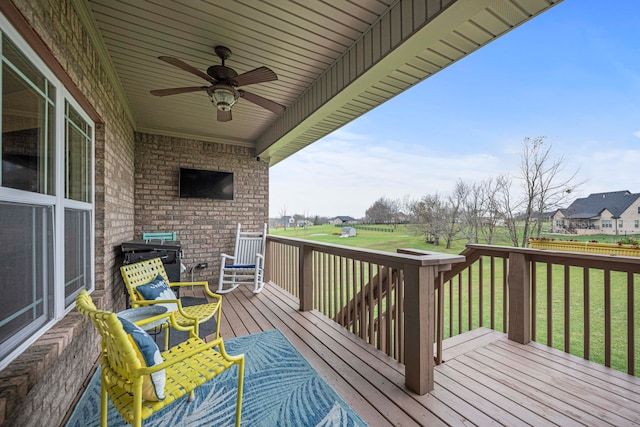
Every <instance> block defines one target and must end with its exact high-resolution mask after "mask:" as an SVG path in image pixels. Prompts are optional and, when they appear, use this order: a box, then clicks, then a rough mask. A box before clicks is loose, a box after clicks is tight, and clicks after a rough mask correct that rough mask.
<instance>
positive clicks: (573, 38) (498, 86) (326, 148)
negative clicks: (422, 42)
mask: <svg viewBox="0 0 640 427" xmlns="http://www.w3.org/2000/svg"><path fill="white" fill-rule="evenodd" d="M537 136H545V137H546V143H547V144H549V145H550V146H551V153H552V157H553V158H554V159H561V158H562V159H564V165H565V166H564V173H565V174H566V176H568V175H569V174H572V173H574V172H577V177H576V181H580V182H582V181H584V183H583V184H582V185H581V187H580V188H579V190H578V191H577V192H576V193H574V194H575V196H576V197H584V196H587V195H589V194H591V193H599V192H607V191H618V190H629V191H631V192H633V193H640V1H639V0H611V1H609V2H602V1H599V0H564V1H563V2H562V3H560V4H559V5H557V6H555V7H553V8H552V9H550V10H549V11H547V12H545V13H543V14H542V15H540V16H538V17H536V18H534V19H533V20H531V21H529V22H527V23H525V24H523V25H521V26H520V27H518V28H516V29H514V30H512V31H511V32H509V33H507V34H506V35H504V36H502V37H500V38H499V39H497V40H495V41H493V42H492V43H490V44H488V45H487V46H485V47H483V48H481V49H479V50H477V51H476V52H474V53H472V54H470V55H468V56H467V57H465V58H463V59H462V60H460V61H458V62H457V63H454V64H453V65H451V66H449V67H447V68H445V69H444V70H442V71H440V72H439V73H437V74H436V75H434V76H432V77H430V78H428V79H426V80H425V81H423V82H421V83H420V84H418V85H416V86H414V87H413V88H410V89H409V90H407V91H405V92H404V93H402V94H400V95H398V96H396V97H395V98H393V99H391V100H389V101H387V102H386V103H384V104H382V105H381V106H379V107H377V108H375V109H374V110H372V111H370V112H368V113H366V114H364V115H363V116H361V117H359V118H358V119H356V120H354V121H352V122H351V123H349V124H347V125H345V126H343V127H342V128H340V129H338V130H336V131H334V132H333V133H331V134H329V135H327V136H326V137H324V138H322V139H320V140H318V141H316V142H315V143H313V144H311V145H310V146H308V147H306V148H304V149H303V150H301V151H299V152H298V153H296V154H294V155H292V156H290V157H289V158H287V159H285V160H283V161H281V162H280V163H278V164H276V165H275V166H273V167H271V169H270V184H269V191H270V200H269V205H270V209H269V216H270V217H272V218H275V217H280V216H281V214H282V212H285V211H286V213H287V215H293V214H301V215H305V216H307V217H313V216H315V215H319V216H328V217H334V216H339V215H348V216H352V217H354V218H361V217H364V214H365V211H366V210H367V209H368V208H369V207H370V206H371V205H373V203H374V202H375V201H376V200H378V199H380V198H381V197H386V198H389V199H394V200H396V199H400V200H401V199H405V198H409V199H419V198H421V197H422V196H424V195H427V194H436V193H438V194H441V195H445V194H447V193H449V192H451V191H452V190H453V187H454V186H455V184H456V181H458V180H462V181H464V182H466V183H469V184H472V183H477V182H480V181H482V180H484V179H487V178H492V177H497V176H498V175H502V174H510V175H511V176H513V177H516V176H517V175H518V174H519V167H520V155H521V153H522V143H523V141H524V139H525V138H526V137H529V138H532V139H533V138H535V137H537ZM518 183H519V181H518V180H517V179H516V180H514V185H516V186H517V185H518ZM514 191H518V190H517V188H516V189H515V190H514Z"/></svg>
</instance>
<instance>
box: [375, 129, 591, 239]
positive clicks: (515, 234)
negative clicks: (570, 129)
mask: <svg viewBox="0 0 640 427" xmlns="http://www.w3.org/2000/svg"><path fill="white" fill-rule="evenodd" d="M551 150H552V147H551V145H550V144H549V143H548V142H547V141H546V137H544V136H540V137H537V138H534V139H530V138H525V139H524V141H523V143H522V153H521V156H520V168H519V173H518V175H516V176H515V177H511V176H509V175H507V174H503V175H499V176H497V177H495V178H489V179H485V180H482V181H479V182H472V183H467V182H464V181H462V180H458V181H457V182H456V185H455V187H454V189H453V190H452V191H451V193H449V194H441V193H434V194H427V195H425V196H423V197H421V198H419V199H417V200H411V199H409V198H405V199H404V200H393V199H389V198H387V197H381V198H380V199H378V200H376V201H375V202H374V203H373V205H371V207H370V208H369V209H367V211H366V216H365V220H366V222H369V223H376V224H396V223H401V222H408V223H410V224H411V227H413V228H414V230H415V231H416V233H419V234H422V235H424V237H425V240H426V241H427V242H429V243H433V244H435V245H438V246H439V245H440V244H441V243H442V241H444V243H445V244H446V247H447V248H450V247H451V243H452V242H453V240H454V239H458V238H463V239H465V240H466V241H467V243H480V241H483V242H485V243H487V244H492V243H493V239H494V237H495V233H496V230H497V228H498V227H500V226H503V227H505V228H506V229H507V231H508V235H509V239H510V241H511V244H512V245H513V246H522V247H524V246H526V243H527V239H528V238H529V237H530V236H536V237H540V233H541V231H542V222H543V214H544V213H545V212H549V211H551V210H555V209H558V208H559V207H561V206H562V205H565V204H566V202H567V198H568V197H569V195H570V194H571V193H573V192H574V191H575V190H576V189H577V188H578V187H579V186H580V185H582V183H581V182H580V183H578V182H576V176H577V171H576V172H574V173H572V174H569V175H562V171H563V169H564V167H565V165H566V161H565V159H564V157H558V158H553V157H552V153H551ZM514 181H515V182H514ZM516 183H517V185H518V186H519V190H520V191H516V188H514V187H515V184H516Z"/></svg>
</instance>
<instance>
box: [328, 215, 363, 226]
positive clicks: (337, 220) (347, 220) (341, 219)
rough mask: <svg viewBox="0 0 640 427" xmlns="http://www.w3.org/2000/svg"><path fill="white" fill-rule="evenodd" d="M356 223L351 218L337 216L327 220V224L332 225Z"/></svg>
mask: <svg viewBox="0 0 640 427" xmlns="http://www.w3.org/2000/svg"><path fill="white" fill-rule="evenodd" d="M357 222H358V221H356V220H355V219H354V218H351V217H350V216H337V217H335V218H331V219H330V220H329V224H333V225H341V224H356V223H357Z"/></svg>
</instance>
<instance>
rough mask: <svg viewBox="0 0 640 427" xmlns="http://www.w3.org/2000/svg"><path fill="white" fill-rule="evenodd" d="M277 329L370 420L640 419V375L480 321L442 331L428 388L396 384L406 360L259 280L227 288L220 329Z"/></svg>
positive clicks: (566, 422) (569, 422) (229, 332)
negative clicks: (447, 335)
mask: <svg viewBox="0 0 640 427" xmlns="http://www.w3.org/2000/svg"><path fill="white" fill-rule="evenodd" d="M274 328H277V329H280V330H281V331H282V332H283V333H284V334H285V335H286V336H287V338H288V339H289V340H290V341H291V342H292V343H293V345H294V346H295V347H296V348H297V349H298V350H299V351H300V353H302V355H304V357H305V358H306V359H307V361H309V363H311V365H313V366H314V368H315V369H316V370H317V371H318V372H319V373H320V375H322V376H323V377H324V378H325V380H326V381H327V382H328V383H329V384H330V385H331V386H332V387H333V388H334V389H335V390H336V391H337V392H338V393H339V394H340V395H341V396H342V397H343V399H344V400H345V401H346V402H347V403H348V404H349V405H350V406H351V407H352V408H353V409H354V410H355V411H356V412H357V413H358V414H359V415H360V416H361V417H362V418H363V419H364V420H365V421H366V422H367V423H368V424H369V425H370V426H400V425H402V426H414V425H429V426H438V425H452V426H462V425H464V426H468V425H481V426H485V425H509V426H515V425H534V426H545V425H560V426H578V425H593V426H607V425H612V426H628V425H640V378H636V377H632V376H628V375H625V374H623V373H620V372H617V371H614V370H611V369H608V368H605V367H602V366H600V365H596V364H593V363H590V362H587V361H584V360H582V359H580V358H576V357H574V356H571V355H568V354H566V353H563V352H560V351H557V350H554V349H550V348H548V347H545V346H542V345H539V344H537V343H531V344H528V345H520V344H516V343H513V342H510V341H508V340H507V339H506V337H505V335H504V334H502V333H499V332H495V331H492V330H489V329H484V328H483V329H478V330H474V331H471V332H468V333H466V334H463V335H461V336H458V337H454V338H451V339H449V340H447V341H445V352H444V356H445V361H446V362H445V363H444V364H442V365H440V366H438V367H437V368H436V375H435V382H436V384H435V390H434V391H433V392H432V393H429V394H427V395H425V396H417V395H415V394H413V393H411V392H408V391H407V390H406V389H405V387H404V377H403V372H404V368H403V366H402V365H400V364H398V363H396V362H395V361H393V360H392V359H390V358H388V357H387V356H386V355H385V354H384V353H382V352H379V351H378V350H376V349H374V348H373V347H371V346H369V345H368V344H366V343H365V342H363V341H362V340H360V339H358V338H356V337H355V336H353V335H351V334H350V333H348V332H346V331H345V330H344V329H343V328H341V327H339V326H338V325H337V324H335V323H334V322H332V321H331V320H329V319H327V318H326V317H324V316H323V315H321V314H320V313H319V312H317V311H310V312H299V311H298V301H297V299H296V298H294V297H293V296H291V295H290V294H288V293H286V292H285V291H283V290H281V289H280V288H278V287H277V286H273V285H270V284H267V286H266V287H265V290H264V291H263V292H262V293H261V294H259V295H253V294H252V293H251V292H250V290H248V289H237V290H235V291H234V292H232V293H230V294H226V295H225V297H224V303H223V322H222V325H221V331H222V336H223V337H226V338H229V337H234V336H241V335H246V334H251V333H255V332H260V331H263V330H269V329H274Z"/></svg>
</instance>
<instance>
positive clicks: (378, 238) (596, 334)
mask: <svg viewBox="0 0 640 427" xmlns="http://www.w3.org/2000/svg"><path fill="white" fill-rule="evenodd" d="M376 227H379V228H385V229H388V230H393V231H388V232H383V231H371V230H362V229H358V230H357V236H356V237H349V238H343V237H340V232H341V227H335V226H332V225H322V226H311V227H306V228H289V229H272V230H271V231H270V233H271V234H274V235H279V236H286V237H294V238H300V239H307V240H314V241H318V242H324V243H331V244H339V245H344V246H352V247H359V248H368V249H377V250H383V251H388V252H396V249H397V248H414V249H422V250H429V251H436V252H444V253H452V254H458V253H460V252H462V250H464V248H465V244H466V241H465V240H456V241H454V242H453V244H452V248H451V249H449V250H447V249H445V248H444V245H442V246H435V245H432V244H428V243H426V242H425V241H424V238H423V237H422V236H418V235H416V234H415V232H414V231H413V230H412V229H411V227H410V226H405V225H399V226H397V227H392V226H376ZM543 237H555V238H560V239H563V238H564V239H567V240H569V239H573V240H579V241H586V240H598V241H599V242H609V243H615V242H616V241H617V239H616V237H615V236H605V235H597V236H582V237H579V236H578V237H575V236H551V235H548V234H544V235H543ZM634 237H635V238H638V236H634ZM494 241H495V242H496V243H495V244H498V245H503V246H510V243H509V241H508V236H507V235H506V231H505V230H501V231H499V232H498V234H497V236H496V238H495V239H494ZM481 243H482V242H481ZM488 264H489V263H488V262H487V263H485V264H484V266H483V275H484V278H485V279H484V280H485V283H488V278H489V274H490V273H489V265H488ZM536 268H537V270H538V271H537V272H538V280H537V288H536V296H535V299H536V304H537V307H536V323H537V325H536V341H539V342H541V343H543V344H547V343H548V337H547V335H548V333H547V310H548V307H547V288H546V274H547V273H546V268H547V267H546V265H536ZM552 268H553V270H552V276H553V289H552V290H551V312H552V327H551V328H550V329H551V339H552V345H553V347H556V348H558V349H560V350H564V335H565V334H564V329H565V324H564V312H565V303H564V301H565V288H564V268H563V267H562V266H553V267H552ZM477 270H478V268H477V267H476V268H475V269H474V270H473V272H472V274H473V277H472V283H473V285H472V290H471V293H472V307H473V314H472V319H471V323H472V328H471V329H473V328H476V327H478V326H479V324H480V320H479V318H478V311H479V304H480V303H479V294H480V291H479V289H478V285H477V283H478V280H477V275H478V271H477ZM464 274H466V273H464ZM582 274H583V273H582V269H578V268H571V269H570V270H569V277H570V281H569V288H568V290H567V293H568V294H569V303H568V307H569V324H570V329H569V330H570V334H569V335H570V350H571V353H573V354H576V355H578V356H581V357H582V356H583V346H584V330H585V325H584V298H585V295H584V287H583V276H582ZM496 277H502V263H501V262H497V263H496ZM611 279H612V280H611V311H612V313H611V319H612V331H613V333H612V367H614V368H616V369H618V370H621V371H626V370H627V340H626V334H627V323H628V321H627V301H628V298H627V286H626V275H625V274H621V273H612V277H611ZM636 281H637V279H636ZM603 282H604V279H603V272H602V271H597V270H596V271H592V272H591V283H590V308H591V310H590V313H591V320H590V329H591V333H590V334H589V339H590V341H591V345H590V351H591V354H590V359H591V360H593V361H595V362H598V363H601V364H604V299H605V296H604V291H603V288H604V286H603ZM458 292H459V291H458V286H457V282H456V283H455V284H454V286H453V287H452V296H453V299H454V301H458V296H459V295H458ZM482 294H483V325H484V326H487V327H489V326H490V313H489V300H490V295H489V287H488V285H486V284H485V287H484V288H483V290H482ZM460 298H461V300H462V307H463V309H462V311H461V312H460V309H459V307H458V305H457V303H456V304H454V305H453V306H451V307H450V306H449V304H448V295H447V296H446V297H445V301H447V303H446V304H445V318H446V319H448V315H449V313H451V315H452V323H453V328H452V331H449V322H448V320H447V321H445V336H450V334H451V335H455V334H457V333H458V330H460V331H461V332H465V331H467V330H469V327H468V323H469V315H468V310H467V306H468V289H467V279H466V276H464V275H463V279H462V287H461V293H460ZM633 299H634V303H635V304H634V306H635V307H640V287H639V286H636V287H635V290H634V297H633ZM501 304H502V284H501V283H500V284H499V285H498V286H496V307H497V311H496V314H495V321H496V324H495V329H497V330H503V329H504V328H503V324H502V323H503V322H502V314H503V313H502V308H501V307H502V305H501ZM636 311H637V310H636ZM459 317H460V318H461V321H462V322H461V325H460V328H459V326H458V322H459V320H458V319H459ZM634 325H635V351H634V354H635V360H636V364H638V363H640V316H638V315H636V316H635V318H634ZM636 372H638V369H636Z"/></svg>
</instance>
